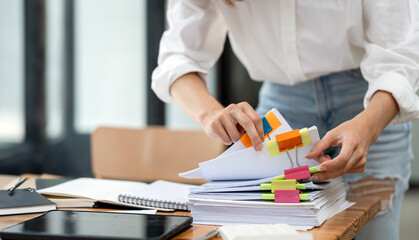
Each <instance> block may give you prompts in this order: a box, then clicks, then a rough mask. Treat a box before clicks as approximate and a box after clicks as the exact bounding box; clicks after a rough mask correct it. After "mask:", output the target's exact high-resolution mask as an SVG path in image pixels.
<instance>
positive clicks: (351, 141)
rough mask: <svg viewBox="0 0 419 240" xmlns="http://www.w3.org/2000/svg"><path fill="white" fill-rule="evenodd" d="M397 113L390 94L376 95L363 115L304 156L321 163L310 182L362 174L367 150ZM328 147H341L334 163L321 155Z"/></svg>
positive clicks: (347, 123)
mask: <svg viewBox="0 0 419 240" xmlns="http://www.w3.org/2000/svg"><path fill="white" fill-rule="evenodd" d="M398 111H399V109H398V105H397V102H396V101H395V100H394V98H393V96H392V95H391V94H390V93H388V92H384V91H378V92H376V93H375V94H374V96H373V97H372V99H371V102H370V104H369V105H368V107H367V108H366V109H365V110H364V111H363V112H361V113H360V114H358V115H357V116H356V117H355V118H353V119H351V120H349V121H346V122H344V123H342V124H341V125H339V126H337V127H336V128H334V129H332V130H331V131H329V132H328V133H327V134H326V135H325V136H324V137H323V139H322V140H320V141H319V142H318V143H317V144H316V145H315V146H314V147H313V149H312V150H311V152H310V153H309V154H307V156H306V157H307V158H309V159H312V158H314V159H316V160H317V161H319V162H320V163H321V164H320V171H321V172H319V173H316V174H315V175H314V176H313V180H324V179H329V178H333V177H338V176H342V175H343V174H345V173H359V172H363V171H364V169H365V165H366V163H367V154H368V148H369V147H370V146H371V144H373V143H374V142H375V141H376V140H377V138H378V136H379V135H380V133H381V132H382V131H383V129H384V128H385V126H387V124H388V123H389V122H390V121H391V119H392V118H393V117H394V116H395V115H396V114H397V112H398ZM330 146H342V149H341V151H340V153H339V155H338V156H337V157H335V158H334V159H331V157H330V156H327V155H323V151H324V150H326V149H327V148H328V147H330Z"/></svg>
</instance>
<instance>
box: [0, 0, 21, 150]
mask: <svg viewBox="0 0 419 240" xmlns="http://www.w3.org/2000/svg"><path fill="white" fill-rule="evenodd" d="M0 30H1V37H0V146H1V145H5V144H11V143H20V142H23V141H24V138H25V116H24V90H25V89H24V72H25V69H24V58H23V57H24V47H23V46H24V39H23V37H24V36H23V1H17V0H4V1H0Z"/></svg>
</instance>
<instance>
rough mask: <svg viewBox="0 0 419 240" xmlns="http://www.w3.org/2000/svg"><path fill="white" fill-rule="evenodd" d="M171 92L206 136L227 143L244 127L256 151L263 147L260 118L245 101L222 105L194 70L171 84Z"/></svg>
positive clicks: (240, 132)
mask: <svg viewBox="0 0 419 240" xmlns="http://www.w3.org/2000/svg"><path fill="white" fill-rule="evenodd" d="M170 94H171V95H172V96H173V98H174V99H175V100H176V102H177V103H178V104H179V105H180V106H181V107H182V109H183V110H185V112H187V113H188V115H189V116H191V118H192V119H194V120H195V121H196V122H197V123H199V124H200V125H201V126H202V127H203V128H204V130H205V132H206V134H207V135H208V136H209V137H212V138H218V139H220V140H221V141H222V142H223V143H224V144H226V145H229V144H231V143H233V142H236V141H238V140H239V139H240V137H241V136H242V135H243V133H244V131H246V132H247V134H248V135H249V138H250V140H251V141H252V144H253V146H254V147H255V149H256V151H262V143H263V141H264V136H263V124H262V119H261V117H260V116H259V115H258V114H257V113H256V112H255V110H254V109H253V108H252V106H250V105H249V104H248V103H247V102H242V103H238V104H230V105H229V106H228V107H226V108H224V107H223V106H222V105H221V104H220V103H219V102H218V101H217V100H216V99H215V98H214V97H213V96H212V95H211V94H210V93H209V92H208V90H207V88H206V85H205V83H204V81H203V80H202V79H201V78H200V77H199V76H198V74H197V73H194V72H192V73H187V74H185V75H183V76H181V77H179V78H178V79H177V80H176V81H175V82H174V83H173V84H172V85H171V86H170Z"/></svg>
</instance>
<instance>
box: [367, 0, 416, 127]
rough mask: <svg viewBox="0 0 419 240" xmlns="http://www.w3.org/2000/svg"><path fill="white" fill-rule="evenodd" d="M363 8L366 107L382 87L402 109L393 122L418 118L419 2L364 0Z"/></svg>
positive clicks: (410, 0) (411, 0) (407, 0)
mask: <svg viewBox="0 0 419 240" xmlns="http://www.w3.org/2000/svg"><path fill="white" fill-rule="evenodd" d="M363 8H364V10H363V14H364V16H363V17H364V21H365V24H364V27H365V50H366V55H365V57H364V59H363V60H362V62H361V70H362V74H363V76H364V78H365V79H366V80H367V81H368V91H367V93H366V96H365V99H364V105H365V107H366V106H367V105H368V104H369V102H370V101H371V98H372V96H373V95H374V93H375V92H376V91H378V90H383V91H387V92H390V93H391V94H392V95H393V97H394V99H395V100H396V101H397V103H398V105H399V109H400V112H399V113H398V114H397V116H396V117H395V118H394V119H393V120H392V122H391V123H403V122H406V121H411V120H415V119H419V97H418V96H417V95H416V91H417V90H418V88H419V2H418V1H417V0H380V1H377V0H364V1H363Z"/></svg>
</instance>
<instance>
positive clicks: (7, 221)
mask: <svg viewBox="0 0 419 240" xmlns="http://www.w3.org/2000/svg"><path fill="white" fill-rule="evenodd" d="M2 182H3V183H4V178H3V181H2V176H1V175H0V187H1V186H2ZM348 200H349V201H352V202H356V204H355V205H353V206H352V207H350V208H348V209H346V210H345V211H342V212H340V213H339V214H337V215H335V216H334V217H332V218H330V219H328V220H326V221H325V222H324V223H323V224H322V225H321V226H320V227H318V228H314V229H313V230H310V231H309V232H312V233H313V237H314V239H319V240H320V239H321V240H323V239H326V240H328V239H353V238H354V237H355V235H356V233H357V232H359V230H361V228H362V227H363V226H364V225H365V224H366V223H367V222H368V221H369V220H371V219H372V218H373V217H374V216H375V215H376V214H377V213H378V211H379V210H380V203H379V200H378V198H359V197H358V198H355V197H353V198H348ZM78 209H80V210H92V211H109V210H112V209H103V208H78ZM158 214H167V213H158ZM170 214H174V215H189V212H180V211H179V212H174V213H170ZM39 215H40V214H39V213H37V214H24V215H14V216H0V229H3V228H6V227H9V226H12V225H14V224H17V223H19V222H22V221H25V220H28V219H31V218H34V217H36V216H39ZM215 227H218V226H211V225H199V224H193V227H192V228H190V229H188V230H187V231H185V232H183V233H181V234H179V235H178V236H176V238H175V239H191V238H194V237H197V236H199V235H201V234H204V233H206V232H208V231H210V230H212V229H213V228H215ZM213 239H221V238H220V237H218V238H217V237H214V238H213Z"/></svg>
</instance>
